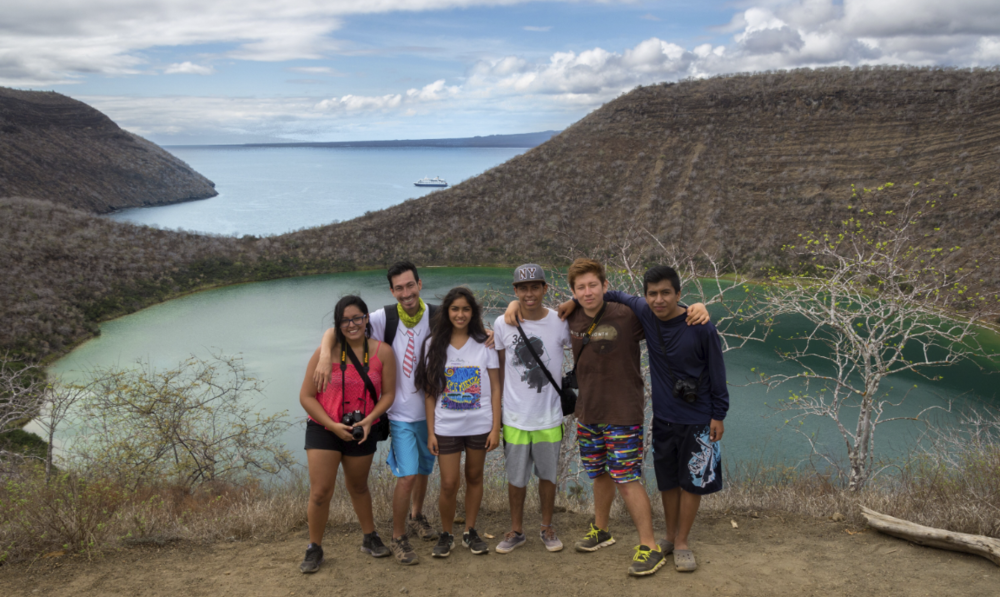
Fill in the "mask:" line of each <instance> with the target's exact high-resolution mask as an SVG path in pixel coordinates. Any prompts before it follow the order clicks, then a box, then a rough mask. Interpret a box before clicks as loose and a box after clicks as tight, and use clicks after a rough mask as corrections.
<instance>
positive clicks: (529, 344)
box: [517, 324, 562, 393]
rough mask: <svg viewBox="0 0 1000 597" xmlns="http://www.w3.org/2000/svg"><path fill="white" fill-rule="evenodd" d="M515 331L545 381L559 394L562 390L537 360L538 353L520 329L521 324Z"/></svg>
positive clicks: (539, 359)
mask: <svg viewBox="0 0 1000 597" xmlns="http://www.w3.org/2000/svg"><path fill="white" fill-rule="evenodd" d="M517 331H518V332H520V333H521V339H522V340H524V344H525V346H527V347H528V352H530V353H531V356H533V357H535V362H536V363H538V366H539V367H541V368H542V373H544V374H545V379H547V380H549V383H550V384H552V387H553V388H555V389H556V392H560V393H561V392H562V389H561V388H560V387H559V384H557V383H556V380H555V379H553V378H552V374H551V373H549V369H548V367H546V366H545V363H543V362H542V359H541V358H539V356H538V353H537V352H535V347H534V346H532V345H531V340H530V339H529V338H528V335H527V334H525V333H524V329H523V328H521V324H517Z"/></svg>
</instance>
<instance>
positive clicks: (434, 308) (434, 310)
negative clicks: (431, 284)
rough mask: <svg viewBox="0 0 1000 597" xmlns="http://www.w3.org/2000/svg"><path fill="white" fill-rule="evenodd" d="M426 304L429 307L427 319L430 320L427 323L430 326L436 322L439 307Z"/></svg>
mask: <svg viewBox="0 0 1000 597" xmlns="http://www.w3.org/2000/svg"><path fill="white" fill-rule="evenodd" d="M425 304H426V305H427V317H429V318H430V319H428V320H427V323H428V324H429V323H431V322H432V321H433V320H434V314H435V313H437V310H438V306H437V305H432V304H430V303H425Z"/></svg>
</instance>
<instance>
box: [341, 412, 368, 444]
mask: <svg viewBox="0 0 1000 597" xmlns="http://www.w3.org/2000/svg"><path fill="white" fill-rule="evenodd" d="M364 420H365V417H364V415H362V414H361V411H360V410H356V411H354V412H349V413H344V418H343V420H342V421H340V422H341V423H342V424H343V425H347V426H348V427H353V426H354V425H358V424H360V423H361V421H364ZM351 437H353V438H354V441H356V442H357V441H361V440H362V439H364V438H365V430H364V428H362V427H354V428H353V429H351Z"/></svg>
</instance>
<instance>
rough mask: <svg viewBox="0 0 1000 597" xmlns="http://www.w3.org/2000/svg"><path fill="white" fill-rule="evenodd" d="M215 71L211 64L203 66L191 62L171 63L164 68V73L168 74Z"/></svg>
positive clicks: (201, 73)
mask: <svg viewBox="0 0 1000 597" xmlns="http://www.w3.org/2000/svg"><path fill="white" fill-rule="evenodd" d="M214 72H215V69H214V68H212V67H211V66H202V65H200V64H194V63H191V62H180V63H177V64H171V65H170V66H168V67H167V68H165V69H163V73H164V74H167V75H211V74H213V73H214Z"/></svg>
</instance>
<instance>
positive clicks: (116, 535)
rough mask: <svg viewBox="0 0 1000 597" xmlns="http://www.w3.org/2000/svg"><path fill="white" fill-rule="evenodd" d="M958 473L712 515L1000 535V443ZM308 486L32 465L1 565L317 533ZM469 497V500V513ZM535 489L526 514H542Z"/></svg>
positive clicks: (337, 505)
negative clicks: (158, 482) (157, 481)
mask: <svg viewBox="0 0 1000 597" xmlns="http://www.w3.org/2000/svg"><path fill="white" fill-rule="evenodd" d="M957 462H958V465H957V466H956V465H955V464H942V463H941V462H940V461H934V460H933V459H931V458H927V457H925V458H921V459H916V460H915V461H914V463H913V464H911V465H910V466H908V467H906V468H905V469H904V471H903V472H902V473H901V474H898V475H896V476H893V477H886V478H884V479H883V480H882V481H880V482H875V483H872V484H870V486H869V487H868V488H867V489H866V490H865V491H863V492H860V493H851V492H849V491H847V490H846V489H843V488H841V487H838V486H837V485H836V484H835V483H834V482H832V481H831V480H830V479H829V478H827V477H824V476H823V475H821V474H818V473H815V472H802V471H799V470H796V469H792V468H788V467H783V466H769V465H765V464H763V463H759V462H758V463H746V464H740V465H738V466H734V467H730V468H729V469H728V470H727V471H726V479H727V481H726V483H727V486H726V489H725V490H724V491H722V492H720V493H717V494H714V495H711V496H708V497H707V498H706V499H705V500H704V501H703V503H702V508H703V511H705V512H726V513H733V514H753V513H760V512H788V513H794V514H802V515H807V516H815V517H822V518H826V517H829V516H832V515H833V514H834V513H837V512H839V513H842V514H843V515H844V516H845V517H846V519H847V520H848V521H849V522H852V523H854V524H856V525H859V526H860V525H863V524H864V520H863V518H862V517H861V513H860V506H866V507H868V508H872V509H874V510H877V511H880V512H884V513H886V514H889V515H891V516H897V517H899V518H903V519H906V520H911V521H913V522H917V523H919V524H924V525H928V526H933V527H939V528H945V529H949V530H954V531H959V532H965V533H973V534H982V535H988V536H992V537H1000V449H998V447H997V446H995V445H993V444H987V445H984V446H980V448H979V449H978V450H977V451H976V452H975V453H971V452H967V453H966V454H965V455H964V456H963V457H962V458H961V459H959V460H958V461H957ZM436 479H437V475H434V476H433V477H432V483H431V486H430V487H429V489H428V494H427V499H426V502H425V507H424V510H425V512H426V513H428V514H429V515H430V516H431V518H432V519H436V518H437V517H436V516H435V514H436V510H437V507H436V504H437V500H438V495H439V493H438V486H437V484H436V482H435V481H436ZM485 483H486V487H485V491H484V497H483V504H482V511H483V512H484V513H488V512H493V513H497V512H507V511H508V504H507V486H506V479H505V476H504V472H503V458H502V455H501V454H500V453H499V451H498V452H496V453H494V454H491V455H490V457H489V459H488V460H487V467H486V481H485ZM647 483H649V484H650V495H651V497H652V499H651V502H652V504H653V513H654V520H656V521H657V522H659V521H661V520H662V516H663V514H662V507H661V505H660V500H659V499H658V496H657V495H656V494H655V488H653V487H652V484H653V480H652V478H649V479H647ZM368 485H369V491H370V492H371V494H372V505H373V509H374V513H375V519H376V524H377V525H378V527H379V528H381V529H384V528H385V527H387V526H388V525H389V523H390V521H391V518H392V490H393V487H394V486H395V478H394V477H393V476H392V474H391V473H390V472H389V470H388V468H387V467H386V466H384V461H383V462H376V464H375V466H373V467H372V473H371V476H370V477H369V484H368ZM343 487H344V486H343V482H342V479H341V480H340V481H339V482H338V486H337V490H336V491H335V492H334V497H333V501H332V503H331V508H330V522H329V524H330V525H332V526H339V525H343V524H349V523H354V521H355V520H356V519H355V515H354V510H353V507H352V506H351V501H350V498H349V496H348V495H347V492H346V491H345V490H344V489H343ZM307 496H308V482H307V480H306V478H305V476H304V475H302V474H298V475H296V476H293V477H291V478H287V479H285V480H283V481H281V482H277V483H273V484H271V485H263V484H261V483H259V482H257V481H247V482H245V483H243V484H221V483H208V484H203V485H201V486H199V487H198V488H197V489H195V490H193V491H188V490H185V489H182V488H178V487H155V486H147V487H142V488H140V489H138V490H127V489H124V488H122V487H120V486H116V485H114V484H113V483H110V482H107V481H102V480H99V479H85V478H83V477H79V476H73V475H68V474H63V475H60V476H57V477H56V478H55V479H54V480H53V481H52V482H51V483H49V484H48V485H46V484H45V480H44V474H43V471H42V470H41V469H40V467H37V466H36V465H29V466H23V467H21V468H20V469H19V470H18V471H17V472H16V473H15V474H12V475H8V476H7V477H6V478H5V479H4V480H3V485H0V564H2V563H3V562H6V561H16V560H23V559H30V558H34V557H38V556H39V555H42V554H45V553H49V552H53V551H67V552H83V553H87V554H94V553H98V552H102V551H106V550H110V549H115V548H118V547H122V546H128V545H137V544H147V543H156V544H163V543H166V542H169V541H178V540H180V541H196V542H213V541H246V540H269V539H274V538H276V537H279V536H281V535H283V534H285V533H287V532H289V531H291V530H301V529H304V528H305V524H306V499H307ZM462 500H463V495H462V494H461V493H460V495H459V515H460V516H461V515H463V512H462ZM538 506H539V505H538V497H537V492H536V489H535V486H534V484H532V485H531V486H530V487H529V491H528V500H527V504H526V509H525V511H526V512H528V513H531V512H537V511H538ZM557 506H559V507H562V508H565V509H567V510H569V511H574V512H589V511H591V510H592V508H593V503H592V501H591V499H590V496H589V492H588V491H584V492H575V493H573V494H563V493H561V494H560V495H559V497H558V499H557ZM612 516H613V517H614V518H615V519H617V520H621V521H622V522H623V523H626V522H627V520H628V513H627V512H626V511H625V508H624V505H623V503H622V502H621V499H616V500H615V504H614V507H613V510H612Z"/></svg>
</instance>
